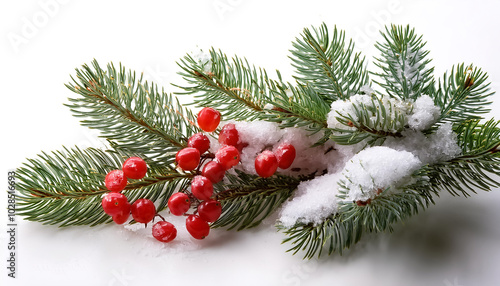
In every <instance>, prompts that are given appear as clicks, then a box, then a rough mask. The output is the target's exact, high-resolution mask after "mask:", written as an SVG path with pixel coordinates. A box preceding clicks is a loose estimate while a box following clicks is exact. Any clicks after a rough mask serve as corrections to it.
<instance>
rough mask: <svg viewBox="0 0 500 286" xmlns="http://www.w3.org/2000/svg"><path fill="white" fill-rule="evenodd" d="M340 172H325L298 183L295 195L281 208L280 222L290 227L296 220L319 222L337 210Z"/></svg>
mask: <svg viewBox="0 0 500 286" xmlns="http://www.w3.org/2000/svg"><path fill="white" fill-rule="evenodd" d="M340 177H341V176H340V174H339V173H335V174H326V175H323V176H320V177H316V178H314V179H312V180H310V181H304V182H302V183H300V184H299V186H298V187H297V190H296V191H295V197H294V198H293V199H292V200H290V201H287V202H286V203H285V204H284V205H283V208H282V210H281V216H280V219H279V221H280V223H281V224H282V225H283V226H284V227H292V226H293V225H294V224H295V223H297V222H302V223H315V224H318V223H321V222H322V221H323V220H324V219H325V218H326V217H328V216H329V215H330V214H333V213H335V212H336V211H337V207H338V205H337V203H338V200H339V199H338V198H337V194H338V189H337V187H338V184H337V182H338V180H339V179H340Z"/></svg>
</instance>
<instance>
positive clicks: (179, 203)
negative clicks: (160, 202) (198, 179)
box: [168, 193, 191, 216]
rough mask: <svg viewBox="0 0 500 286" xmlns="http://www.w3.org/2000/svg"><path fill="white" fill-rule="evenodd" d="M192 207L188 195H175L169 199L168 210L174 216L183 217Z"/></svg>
mask: <svg viewBox="0 0 500 286" xmlns="http://www.w3.org/2000/svg"><path fill="white" fill-rule="evenodd" d="M190 207H191V201H190V200H189V197H188V195H186V194H184V193H175V194H173V195H172V196H170V198H169V199H168V208H169V209H170V213H171V214H173V215H177V216H179V215H183V214H185V213H186V212H187V211H188V210H189V208H190Z"/></svg>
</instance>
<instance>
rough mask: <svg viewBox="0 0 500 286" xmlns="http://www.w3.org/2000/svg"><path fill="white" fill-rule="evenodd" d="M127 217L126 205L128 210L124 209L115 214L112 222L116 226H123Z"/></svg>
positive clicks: (128, 211) (128, 213) (128, 215)
mask: <svg viewBox="0 0 500 286" xmlns="http://www.w3.org/2000/svg"><path fill="white" fill-rule="evenodd" d="M129 217H130V204H128V208H124V210H123V211H122V212H120V213H117V214H115V215H114V216H113V221H114V222H115V223H116V224H124V223H125V222H126V221H127V220H128V218H129Z"/></svg>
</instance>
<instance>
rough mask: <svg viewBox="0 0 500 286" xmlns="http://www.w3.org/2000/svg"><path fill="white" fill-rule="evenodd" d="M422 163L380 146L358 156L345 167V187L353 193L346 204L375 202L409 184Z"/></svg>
mask: <svg viewBox="0 0 500 286" xmlns="http://www.w3.org/2000/svg"><path fill="white" fill-rule="evenodd" d="M421 166H422V162H421V161H420V160H419V159H418V158H417V157H416V156H415V155H413V154H412V153H410V152H408V151H398V150H394V149H392V148H389V147H384V146H377V147H372V148H368V149H365V150H363V151H361V152H359V153H358V154H356V155H354V156H353V157H352V159H351V160H349V162H347V164H346V165H345V167H344V170H343V171H342V175H343V177H344V179H342V180H343V183H344V186H345V187H346V188H347V189H348V190H349V192H348V193H347V195H346V200H348V201H357V200H362V201H366V200H368V199H373V198H374V197H375V196H376V195H377V193H378V192H379V191H381V190H385V189H386V188H388V187H398V186H400V185H401V184H404V183H405V182H408V179H409V178H410V175H411V174H412V173H413V172H414V171H416V170H417V169H418V168H420V167H421Z"/></svg>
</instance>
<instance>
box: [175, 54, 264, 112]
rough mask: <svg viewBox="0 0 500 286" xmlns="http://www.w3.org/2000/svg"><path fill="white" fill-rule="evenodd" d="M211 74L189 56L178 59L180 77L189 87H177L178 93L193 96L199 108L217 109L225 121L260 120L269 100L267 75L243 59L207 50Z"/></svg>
mask: <svg viewBox="0 0 500 286" xmlns="http://www.w3.org/2000/svg"><path fill="white" fill-rule="evenodd" d="M205 64H206V65H209V68H210V71H208V72H207V71H205V67H204V66H201V65H200V63H199V61H197V60H196V59H194V58H193V57H192V56H191V55H186V56H185V57H184V58H183V59H181V60H180V62H179V66H180V67H181V69H182V72H180V73H179V74H180V75H181V76H182V77H183V78H184V80H185V81H186V82H187V83H188V84H189V85H187V86H178V87H180V88H182V89H183V90H184V92H180V93H179V94H192V95H194V104H196V105H197V106H199V107H207V106H208V107H213V108H217V110H219V111H220V112H221V114H222V116H223V118H224V119H226V120H231V119H233V120H255V119H258V118H261V116H262V113H263V112H262V111H263V110H264V106H265V104H266V99H267V98H268V97H269V91H268V89H267V80H268V76H267V73H266V71H265V70H264V69H261V68H259V69H257V68H255V67H254V66H251V65H250V64H249V63H248V61H247V60H246V59H241V58H238V57H234V58H232V59H229V58H228V57H227V56H226V55H225V54H223V53H222V52H221V51H218V52H217V51H215V50H213V49H212V50H210V61H209V62H208V63H205Z"/></svg>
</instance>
